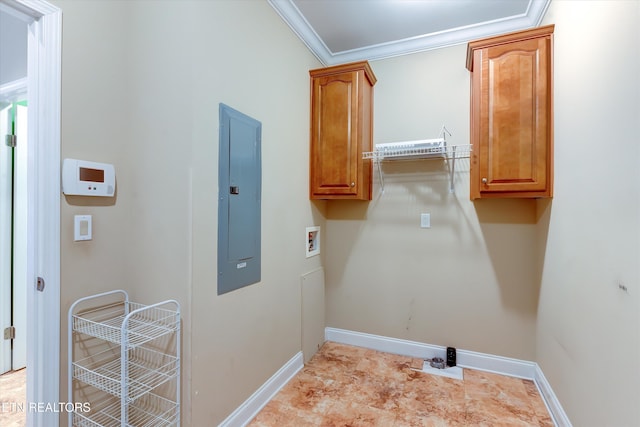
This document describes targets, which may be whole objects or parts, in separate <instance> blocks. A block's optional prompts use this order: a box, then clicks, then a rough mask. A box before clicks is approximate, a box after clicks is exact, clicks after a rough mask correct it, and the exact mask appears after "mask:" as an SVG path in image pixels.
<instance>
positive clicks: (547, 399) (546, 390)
mask: <svg viewBox="0 0 640 427" xmlns="http://www.w3.org/2000/svg"><path fill="white" fill-rule="evenodd" d="M534 382H535V383H536V386H537V387H538V391H539V392H540V395H541V396H542V400H544V403H545V405H547V409H548V410H549V413H550V414H551V416H552V417H553V421H554V423H555V424H556V426H558V427H572V426H571V421H569V417H567V414H566V413H565V412H564V409H562V405H560V401H559V400H558V398H557V397H556V394H555V393H554V392H553V390H552V389H551V385H550V384H549V382H548V381H547V378H545V376H544V374H543V373H542V369H540V366H538V365H537V364H536V376H535V378H534Z"/></svg>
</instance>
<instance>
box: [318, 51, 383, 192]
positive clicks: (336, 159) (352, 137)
mask: <svg viewBox="0 0 640 427" xmlns="http://www.w3.org/2000/svg"><path fill="white" fill-rule="evenodd" d="M309 74H310V76H311V159H310V189H309V190H310V191H309V198H311V199H353V200H371V188H372V184H371V181H372V165H371V162H370V161H367V160H364V159H363V158H362V153H363V152H367V151H371V147H372V137H373V86H374V85H375V83H376V77H375V75H374V74H373V71H372V70H371V67H370V66H369V63H368V62H366V61H363V62H356V63H352V64H344V65H338V66H334V67H327V68H321V69H317V70H311V71H309Z"/></svg>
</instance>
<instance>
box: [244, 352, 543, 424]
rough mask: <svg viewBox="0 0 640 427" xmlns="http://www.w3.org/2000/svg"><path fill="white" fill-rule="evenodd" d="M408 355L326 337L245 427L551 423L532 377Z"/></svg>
mask: <svg viewBox="0 0 640 427" xmlns="http://www.w3.org/2000/svg"><path fill="white" fill-rule="evenodd" d="M422 364H423V361H422V360H421V359H414V358H411V357H405V356H398V355H393V354H388V353H381V352H378V351H374V350H368V349H364V348H358V347H352V346H347V345H343V344H337V343H332V342H327V343H325V344H324V346H323V347H322V348H321V349H320V350H319V351H318V353H317V354H316V355H315V356H314V357H313V358H312V359H311V360H310V361H309V363H307V364H306V365H305V367H304V368H303V369H302V370H301V371H300V372H298V374H297V375H296V376H295V377H294V378H293V379H292V380H291V381H290V382H289V383H288V384H287V385H286V386H285V387H283V389H282V390H281V391H280V392H279V393H278V394H277V395H276V396H275V397H274V398H273V399H272V400H271V402H269V403H268V404H267V405H266V406H265V407H264V408H263V410H262V411H261V412H260V413H259V414H258V415H257V416H256V418H255V419H254V420H253V421H252V422H251V423H250V424H249V427H267V426H268V427H275V426H277V427H287V426H290V427H303V426H321V427H334V426H335V427H337V426H344V427H346V426H349V427H360V426H363V427H364V426H380V427H410V426H411V427H414V426H491V427H498V426H504V427H507V426H508V427H512V426H527V427H528V426H536V427H542V426H544V427H552V426H553V421H552V419H551V417H550V415H549V413H548V412H547V409H546V406H545V404H544V402H543V401H542V399H541V397H540V395H539V393H538V389H537V387H536V385H535V384H534V383H533V381H530V380H524V379H520V378H513V377H507V376H502V375H497V374H493V373H488V372H483V371H476V370H471V369H464V371H463V375H464V379H463V380H457V379H450V378H445V377H442V376H438V375H431V374H428V373H424V372H420V371H419V370H415V369H412V368H418V369H420V368H422Z"/></svg>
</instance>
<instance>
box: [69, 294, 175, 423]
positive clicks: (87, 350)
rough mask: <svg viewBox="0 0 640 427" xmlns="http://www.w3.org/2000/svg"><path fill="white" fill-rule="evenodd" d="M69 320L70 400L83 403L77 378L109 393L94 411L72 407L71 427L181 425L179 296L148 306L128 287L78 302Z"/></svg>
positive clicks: (106, 393) (71, 310) (70, 311)
mask: <svg viewBox="0 0 640 427" xmlns="http://www.w3.org/2000/svg"><path fill="white" fill-rule="evenodd" d="M68 321H69V337H68V338H69V349H68V354H69V363H68V368H69V377H68V395H69V399H68V402H70V403H76V402H77V401H76V399H74V382H76V383H77V385H78V390H83V387H85V386H90V387H92V388H94V389H96V390H97V392H98V393H102V394H101V395H102V396H103V398H102V399H99V401H98V402H96V406H95V407H91V411H90V412H89V413H82V412H77V411H74V412H70V413H69V425H70V426H81V427H84V426H90V427H112V426H113V427H116V426H120V427H125V426H131V427H134V426H135V427H141V426H145V427H147V426H148V427H153V426H163V427H164V426H179V425H180V305H179V304H178V302H177V301H175V300H167V301H162V302H160V303H157V304H153V305H143V304H139V303H133V302H130V301H129V296H128V294H127V293H126V292H125V291H123V290H115V291H110V292H104V293H101V294H97V295H92V296H88V297H85V298H81V299H79V300H77V301H76V302H74V303H73V304H72V305H71V307H70V308H69V314H68ZM79 353H83V354H82V356H79V355H78V354H79ZM81 385H82V386H81ZM91 396H92V398H94V397H95V395H93V394H91ZM105 396H106V398H104V397H105ZM83 403H88V402H83Z"/></svg>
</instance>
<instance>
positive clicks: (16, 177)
mask: <svg viewBox="0 0 640 427" xmlns="http://www.w3.org/2000/svg"><path fill="white" fill-rule="evenodd" d="M20 93H21V95H20V96H19V97H18V98H17V100H12V99H10V98H8V97H7V96H6V94H3V93H2V92H1V91H0V135H2V136H4V137H5V143H4V144H2V145H0V330H1V331H2V334H3V336H2V341H0V374H4V373H6V372H9V371H18V370H20V369H23V368H25V367H26V366H27V315H26V313H27V268H26V266H27V251H26V250H27V235H26V219H27V205H26V197H25V196H26V191H25V190H26V184H27V179H26V178H27V151H26V148H27V144H26V143H27V102H26V100H25V99H24V98H25V97H26V79H24V90H23V91H22V90H21V91H20ZM17 141H20V144H18V142H17Z"/></svg>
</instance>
